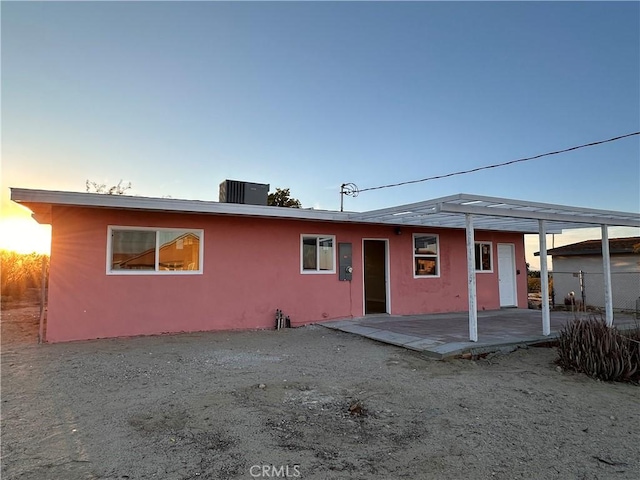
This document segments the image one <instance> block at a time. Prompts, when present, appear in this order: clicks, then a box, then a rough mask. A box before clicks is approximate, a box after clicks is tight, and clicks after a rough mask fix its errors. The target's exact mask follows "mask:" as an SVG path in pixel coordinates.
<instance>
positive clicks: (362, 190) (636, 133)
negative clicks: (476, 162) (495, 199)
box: [358, 132, 640, 192]
mask: <svg viewBox="0 0 640 480" xmlns="http://www.w3.org/2000/svg"><path fill="white" fill-rule="evenodd" d="M634 135H640V132H633V133H627V134H626V135H620V136H618V137H613V138H609V139H607V140H600V141H597V142H591V143H585V144H584V145H578V146H576V147H571V148H564V149H562V150H556V151H555V152H547V153H541V154H540V155H536V156H534V157H526V158H519V159H517V160H510V161H508V162H504V163H495V164H493V165H486V166H484V167H477V168H472V169H471V170H462V171H460V172H453V173H447V174H444V175H436V176H434V177H427V178H421V179H420V180H409V181H406V182H399V183H390V184H389V185H381V186H379V187H369V188H361V189H358V192H367V191H370V190H380V189H382V188H391V187H399V186H401V185H409V184H411V183H421V182H426V181H428V180H438V179H440V178H447V177H454V176H456V175H464V174H466V173H473V172H479V171H480V170H488V169H490V168H497V167H504V166H506V165H513V164H514V163H520V162H528V161H530V160H536V159H538V158H542V157H549V156H551V155H558V154H560V153H566V152H570V151H572V150H578V149H580V148H586V147H593V146H595V145H601V144H603V143H608V142H615V141H616V140H620V139H622V138H627V137H632V136H634Z"/></svg>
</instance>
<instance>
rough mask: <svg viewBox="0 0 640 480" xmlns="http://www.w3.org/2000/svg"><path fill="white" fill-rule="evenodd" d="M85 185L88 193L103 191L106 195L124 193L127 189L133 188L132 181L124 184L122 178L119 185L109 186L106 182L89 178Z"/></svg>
mask: <svg viewBox="0 0 640 480" xmlns="http://www.w3.org/2000/svg"><path fill="white" fill-rule="evenodd" d="M85 186H86V188H87V192H88V193H101V194H104V195H124V194H125V192H126V191H127V190H131V182H128V183H127V184H126V185H123V184H122V180H120V181H119V182H118V184H117V185H113V186H111V187H109V188H107V185H106V184H104V183H98V182H93V181H91V180H88V179H87V181H86V182H85Z"/></svg>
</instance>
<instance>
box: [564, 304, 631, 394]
mask: <svg viewBox="0 0 640 480" xmlns="http://www.w3.org/2000/svg"><path fill="white" fill-rule="evenodd" d="M558 341H559V345H558V360H557V363H558V365H560V366H562V367H563V368H565V369H569V370H575V371H578V372H583V373H586V374H587V375H589V376H591V377H594V378H598V379H600V380H607V381H622V382H638V381H640V327H636V328H635V329H634V330H631V331H625V332H620V331H618V329H617V328H615V327H608V326H607V324H606V322H605V321H604V320H603V319H602V318H599V319H598V318H595V317H591V318H589V319H574V320H572V321H571V322H569V323H567V324H566V325H565V326H564V327H563V328H562V330H561V331H560V337H559V339H558Z"/></svg>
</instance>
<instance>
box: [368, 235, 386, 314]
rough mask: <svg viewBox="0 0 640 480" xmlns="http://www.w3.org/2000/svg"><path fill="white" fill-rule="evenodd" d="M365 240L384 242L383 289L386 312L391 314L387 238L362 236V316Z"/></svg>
mask: <svg viewBox="0 0 640 480" xmlns="http://www.w3.org/2000/svg"><path fill="white" fill-rule="evenodd" d="M367 241H377V242H384V263H385V265H384V286H385V288H384V290H385V296H386V298H385V301H384V303H385V305H386V307H387V308H386V310H387V311H386V313H387V314H391V282H390V281H389V278H390V276H389V268H390V266H391V262H390V261H389V239H388V238H369V237H367V238H363V239H362V316H363V317H364V316H365V315H366V314H367V313H366V312H367V297H366V294H365V285H364V282H365V272H364V269H365V268H366V263H365V259H364V242H367Z"/></svg>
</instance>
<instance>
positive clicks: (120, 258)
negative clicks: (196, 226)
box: [107, 226, 204, 275]
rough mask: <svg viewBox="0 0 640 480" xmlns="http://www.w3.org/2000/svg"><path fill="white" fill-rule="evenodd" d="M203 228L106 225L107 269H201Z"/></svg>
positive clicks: (149, 271)
mask: <svg viewBox="0 0 640 480" xmlns="http://www.w3.org/2000/svg"><path fill="white" fill-rule="evenodd" d="M203 236H204V231H203V230H191V229H180V228H147V227H118V226H110V227H109V229H108V239H107V273H110V274H165V275H166V274H198V273H202V253H203V252H202V250H203V241H202V240H203Z"/></svg>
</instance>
